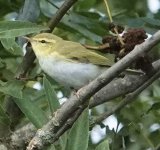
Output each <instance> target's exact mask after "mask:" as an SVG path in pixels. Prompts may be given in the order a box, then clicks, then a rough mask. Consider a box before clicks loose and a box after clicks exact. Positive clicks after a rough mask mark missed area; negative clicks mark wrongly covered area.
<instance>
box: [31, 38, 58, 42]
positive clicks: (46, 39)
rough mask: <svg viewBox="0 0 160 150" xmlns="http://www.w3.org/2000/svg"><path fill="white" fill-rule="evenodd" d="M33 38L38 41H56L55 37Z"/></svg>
mask: <svg viewBox="0 0 160 150" xmlns="http://www.w3.org/2000/svg"><path fill="white" fill-rule="evenodd" d="M33 40H36V41H43V40H44V41H46V42H49V43H56V41H55V40H53V39H48V38H33Z"/></svg>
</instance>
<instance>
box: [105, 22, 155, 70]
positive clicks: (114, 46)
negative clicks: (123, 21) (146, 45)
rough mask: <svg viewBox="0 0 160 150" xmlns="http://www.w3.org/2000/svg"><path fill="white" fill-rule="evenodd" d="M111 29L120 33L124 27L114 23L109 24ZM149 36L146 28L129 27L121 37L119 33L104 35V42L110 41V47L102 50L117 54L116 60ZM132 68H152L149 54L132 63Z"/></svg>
mask: <svg viewBox="0 0 160 150" xmlns="http://www.w3.org/2000/svg"><path fill="white" fill-rule="evenodd" d="M109 29H110V30H111V31H112V32H113V33H116V32H115V31H117V32H118V33H122V32H123V31H124V28H123V27H121V26H120V25H113V24H110V25H109ZM147 37H148V36H147V34H146V32H145V30H144V29H140V28H133V29H128V30H127V31H126V32H125V33H124V34H123V35H122V36H121V37H118V36H117V35H113V36H104V37H103V39H102V43H103V44H105V43H109V48H106V49H104V50H102V52H103V53H111V54H115V61H118V60H119V59H121V58H123V57H124V56H125V55H127V54H128V53H129V52H131V51H132V50H133V49H134V47H135V46H136V45H138V44H141V43H143V42H144V41H145V39H146V38H147ZM120 38H121V39H120ZM131 68H135V69H142V70H143V71H145V72H148V71H149V69H151V68H152V65H151V60H150V58H149V56H148V55H147V54H144V55H143V56H140V57H139V58H137V60H136V62H135V63H134V64H132V67H131Z"/></svg>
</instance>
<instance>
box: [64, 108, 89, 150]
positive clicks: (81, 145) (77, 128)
mask: <svg viewBox="0 0 160 150" xmlns="http://www.w3.org/2000/svg"><path fill="white" fill-rule="evenodd" d="M88 140H89V116H88V108H87V109H85V111H84V112H83V113H82V114H81V116H80V117H79V118H78V120H77V121H76V122H75V123H74V125H73V126H72V128H71V130H70V132H69V136H68V143H67V147H66V150H87V148H88Z"/></svg>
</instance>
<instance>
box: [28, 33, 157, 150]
mask: <svg viewBox="0 0 160 150" xmlns="http://www.w3.org/2000/svg"><path fill="white" fill-rule="evenodd" d="M158 42H160V31H158V32H157V33H155V34H154V35H153V36H152V37H151V38H150V39H148V40H146V41H145V42H144V43H142V44H140V45H137V46H136V47H135V48H134V50H133V51H131V52H130V53H129V54H128V55H126V56H125V57H124V58H122V59H121V60H120V61H118V62H117V63H116V64H114V65H113V66H112V67H110V68H109V69H107V70H106V71H105V72H104V73H103V74H101V75H100V76H99V77H98V78H96V79H95V80H93V81H92V82H91V83H89V84H88V85H86V86H85V87H83V88H81V89H80V91H79V92H78V95H79V96H78V97H77V96H76V95H73V96H72V97H70V100H68V101H67V102H66V103H65V104H64V105H62V107H61V108H60V109H58V110H57V112H56V113H55V116H54V117H53V118H52V119H51V120H50V121H49V122H48V123H47V124H46V125H44V126H43V127H42V129H40V130H38V131H37V133H36V135H35V137H34V138H33V139H32V140H31V142H30V144H29V146H28V150H33V149H35V148H36V149H42V148H43V147H44V146H45V145H48V144H49V143H51V141H52V139H53V138H54V136H55V134H56V132H57V131H58V130H59V129H60V128H61V126H62V125H63V124H64V122H65V121H66V120H67V119H69V117H70V114H72V113H73V112H74V111H75V110H76V109H77V108H78V106H80V105H83V103H85V101H86V100H87V99H89V98H90V97H91V96H93V95H94V94H95V93H96V92H98V91H99V90H100V89H101V88H103V87H104V86H105V85H106V84H108V83H109V82H111V80H113V79H114V78H115V77H116V76H117V75H119V73H121V72H122V71H123V70H124V69H126V68H127V67H128V66H129V65H130V64H131V63H132V62H133V61H134V60H136V59H137V58H138V57H139V56H141V55H142V54H144V53H146V52H148V51H149V50H150V49H151V48H152V47H153V46H155V45H156V44H158ZM55 121H56V124H55Z"/></svg>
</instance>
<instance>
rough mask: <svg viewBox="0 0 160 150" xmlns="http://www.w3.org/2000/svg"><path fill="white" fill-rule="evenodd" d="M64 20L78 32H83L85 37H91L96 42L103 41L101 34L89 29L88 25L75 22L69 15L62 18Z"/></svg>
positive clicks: (64, 22)
mask: <svg viewBox="0 0 160 150" xmlns="http://www.w3.org/2000/svg"><path fill="white" fill-rule="evenodd" d="M62 22H63V24H64V25H66V26H68V27H70V28H72V29H74V30H75V31H76V32H79V33H81V34H82V35H84V36H85V37H87V38H89V39H91V40H93V41H95V42H98V43H100V42H101V41H102V38H101V37H100V36H99V35H97V34H95V33H93V32H91V31H89V30H88V29H87V28H86V27H84V26H82V25H80V24H77V23H75V22H71V21H70V18H69V17H65V18H64V19H63V20H62Z"/></svg>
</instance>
